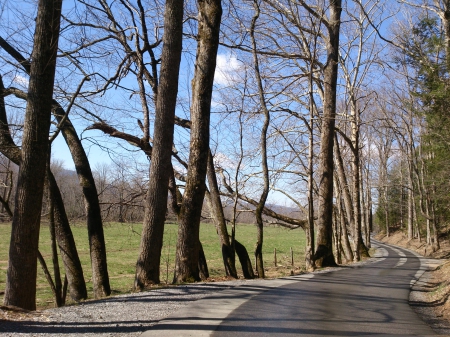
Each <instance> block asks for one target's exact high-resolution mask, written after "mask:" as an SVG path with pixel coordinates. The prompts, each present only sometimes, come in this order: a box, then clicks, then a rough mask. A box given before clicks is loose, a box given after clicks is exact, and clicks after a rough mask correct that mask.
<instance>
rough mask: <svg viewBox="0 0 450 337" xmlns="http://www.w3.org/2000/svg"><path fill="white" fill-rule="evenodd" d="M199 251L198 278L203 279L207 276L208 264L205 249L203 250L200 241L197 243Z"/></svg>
mask: <svg viewBox="0 0 450 337" xmlns="http://www.w3.org/2000/svg"><path fill="white" fill-rule="evenodd" d="M198 246H199V253H198V270H199V273H200V278H201V279H202V280H203V281H205V280H206V279H208V277H209V271H208V264H207V262H206V256H205V251H204V250H203V246H202V243H201V242H199V243H198Z"/></svg>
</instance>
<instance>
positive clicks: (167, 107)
mask: <svg viewBox="0 0 450 337" xmlns="http://www.w3.org/2000/svg"><path fill="white" fill-rule="evenodd" d="M182 27H183V1H180V0H169V1H167V2H166V9H165V14H164V35H163V50H162V55H161V70H160V77H159V86H158V96H157V99H156V111H155V114H156V116H155V127H154V128H155V132H154V139H153V150H152V162H151V166H150V181H149V188H148V191H147V196H146V209H145V216H144V228H143V229H142V238H141V245H140V253H139V257H138V261H137V263H136V278H135V287H136V288H138V289H143V288H145V287H147V286H148V285H150V284H155V283H159V265H160V257H161V248H162V240H163V233H164V221H165V217H166V210H167V196H168V181H169V174H170V172H171V171H172V164H171V154H172V144H173V129H174V116H175V104H176V98H177V92H178V76H179V68H180V61H181V47H182V32H183V29H182ZM195 244H196V243H195Z"/></svg>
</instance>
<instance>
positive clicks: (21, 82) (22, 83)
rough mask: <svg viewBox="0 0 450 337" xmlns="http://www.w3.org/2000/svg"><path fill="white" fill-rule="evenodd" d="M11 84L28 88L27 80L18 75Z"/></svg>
mask: <svg viewBox="0 0 450 337" xmlns="http://www.w3.org/2000/svg"><path fill="white" fill-rule="evenodd" d="M13 82H14V83H16V84H18V85H20V86H22V87H25V88H28V83H29V81H28V79H27V78H25V77H23V76H20V75H17V76H15V77H14V79H13Z"/></svg>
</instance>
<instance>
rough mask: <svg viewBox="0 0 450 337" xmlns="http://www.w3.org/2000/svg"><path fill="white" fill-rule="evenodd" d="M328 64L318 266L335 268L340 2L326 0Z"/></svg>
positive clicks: (322, 141) (322, 151)
mask: <svg viewBox="0 0 450 337" xmlns="http://www.w3.org/2000/svg"><path fill="white" fill-rule="evenodd" d="M329 3H330V5H329V13H330V14H329V15H330V16H329V20H328V24H329V28H328V41H327V54H328V55H327V63H326V66H325V68H324V102H323V116H322V130H321V140H320V153H319V181H320V185H319V210H318V220H317V248H316V253H315V260H316V265H317V266H318V267H326V266H335V265H336V262H335V261H334V256H333V249H332V230H333V227H332V222H333V169H334V167H333V144H334V133H335V131H334V126H335V118H336V90H337V75H338V62H339V28H340V18H341V11H342V8H341V0H330V1H329Z"/></svg>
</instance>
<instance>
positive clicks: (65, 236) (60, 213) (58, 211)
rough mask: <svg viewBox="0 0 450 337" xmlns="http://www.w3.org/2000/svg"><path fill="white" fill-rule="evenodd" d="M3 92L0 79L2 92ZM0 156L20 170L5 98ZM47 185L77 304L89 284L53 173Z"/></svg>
mask: <svg viewBox="0 0 450 337" xmlns="http://www.w3.org/2000/svg"><path fill="white" fill-rule="evenodd" d="M3 90H4V87H3V82H2V79H1V76H0V92H2V91H3ZM0 152H1V153H2V154H3V155H4V156H5V157H7V158H8V159H9V160H11V161H12V162H13V163H14V164H16V165H17V166H20V163H21V160H22V158H21V150H20V148H19V147H18V146H17V145H16V144H15V143H14V140H13V139H12V137H11V133H10V131H9V126H8V119H7V116H6V110H5V104H4V100H3V97H2V96H1V95H0ZM47 181H48V184H49V193H50V197H51V199H52V204H53V207H54V220H55V235H56V240H57V242H58V247H59V250H60V253H61V258H62V260H63V263H64V268H65V270H66V276H67V278H68V286H69V289H70V296H71V298H72V299H73V300H74V301H77V302H78V301H80V300H84V299H86V298H87V290H86V283H85V281H84V276H83V269H82V267H81V262H80V258H79V256H78V252H77V248H76V245H75V240H74V238H73V234H72V230H71V229H70V225H69V221H68V219H67V215H66V211H65V208H64V202H63V200H62V196H61V192H60V190H59V188H58V185H57V184H56V180H55V177H54V176H53V173H52V172H51V171H50V170H47Z"/></svg>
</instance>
